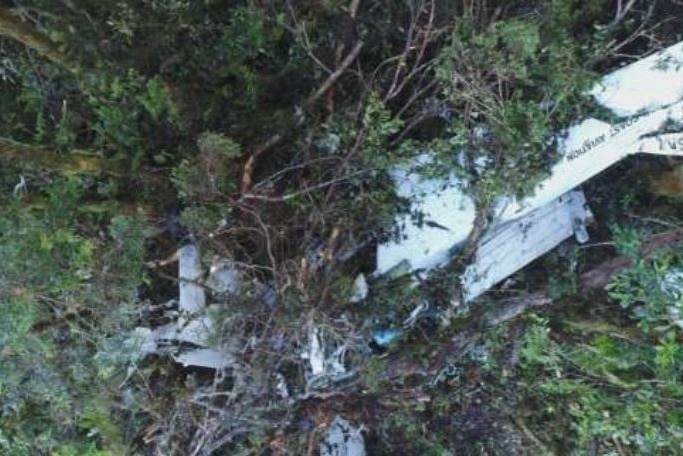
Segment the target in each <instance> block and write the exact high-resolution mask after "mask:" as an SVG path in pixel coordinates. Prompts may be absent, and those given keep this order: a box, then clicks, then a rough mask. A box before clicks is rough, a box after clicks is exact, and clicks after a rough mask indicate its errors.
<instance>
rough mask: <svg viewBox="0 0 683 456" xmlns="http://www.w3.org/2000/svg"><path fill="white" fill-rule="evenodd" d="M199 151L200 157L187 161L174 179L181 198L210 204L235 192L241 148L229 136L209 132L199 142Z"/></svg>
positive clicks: (172, 176) (177, 168)
mask: <svg viewBox="0 0 683 456" xmlns="http://www.w3.org/2000/svg"><path fill="white" fill-rule="evenodd" d="M197 147H198V148H199V154H198V156H197V157H196V158H194V159H185V160H183V161H182V162H181V163H180V164H179V165H178V166H177V167H175V168H174V170H173V173H172V175H171V179H172V181H173V183H174V184H175V186H176V188H177V189H178V193H179V195H180V197H181V198H184V199H188V200H195V201H204V202H207V201H211V200H214V199H216V198H221V197H222V198H225V197H226V196H227V195H229V194H231V193H233V192H235V191H236V190H237V188H238V186H237V184H236V182H237V179H238V175H237V173H236V172H237V171H238V170H239V167H237V166H236V162H235V160H236V159H237V158H239V157H240V156H241V155H242V151H241V148H240V146H239V145H238V144H236V143H235V142H234V141H233V140H232V139H230V138H228V137H226V136H223V135H221V134H218V133H210V132H206V133H203V134H202V135H201V136H200V137H199V139H198V140H197Z"/></svg>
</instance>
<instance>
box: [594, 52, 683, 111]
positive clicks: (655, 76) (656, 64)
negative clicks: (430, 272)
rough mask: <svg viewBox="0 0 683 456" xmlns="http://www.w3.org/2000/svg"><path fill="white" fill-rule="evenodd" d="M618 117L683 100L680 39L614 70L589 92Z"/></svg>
mask: <svg viewBox="0 0 683 456" xmlns="http://www.w3.org/2000/svg"><path fill="white" fill-rule="evenodd" d="M591 94H592V95H593V96H594V97H595V99H596V101H597V102H598V103H600V104H601V105H603V106H604V107H606V108H608V109H610V110H611V111H612V112H614V113H615V114H617V115H618V116H622V117H626V116H633V115H635V114H638V113H639V112H643V111H653V110H656V109H659V108H663V107H665V106H668V105H670V104H672V103H675V102H677V101H680V100H681V99H683V42H681V43H678V44H675V45H673V46H671V47H668V48H666V49H664V50H662V51H660V52H656V53H654V54H652V55H651V56H649V57H646V58H644V59H642V60H639V61H637V62H634V63H632V64H630V65H628V66H625V67H624V68H622V69H620V70H617V71H614V72H613V73H610V74H608V75H607V76H605V77H604V78H602V79H601V81H600V83H599V84H597V86H596V87H595V88H594V89H593V90H592V91H591Z"/></svg>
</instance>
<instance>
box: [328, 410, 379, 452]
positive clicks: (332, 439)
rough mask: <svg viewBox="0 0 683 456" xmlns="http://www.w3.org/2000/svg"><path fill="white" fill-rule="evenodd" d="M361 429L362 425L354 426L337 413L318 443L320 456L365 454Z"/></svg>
mask: <svg viewBox="0 0 683 456" xmlns="http://www.w3.org/2000/svg"><path fill="white" fill-rule="evenodd" d="M362 430H363V426H360V427H358V428H355V427H353V426H352V425H351V423H349V422H348V421H346V420H345V419H344V418H342V417H341V416H339V415H337V416H336V417H335V418H334V421H333V422H332V424H331V425H330V427H329V429H328V431H327V436H326V437H325V440H324V441H323V442H322V443H321V444H320V456H365V455H366V454H367V453H366V450H365V440H364V439H363V435H362V433H361V432H362Z"/></svg>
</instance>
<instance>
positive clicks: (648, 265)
mask: <svg viewBox="0 0 683 456" xmlns="http://www.w3.org/2000/svg"><path fill="white" fill-rule="evenodd" d="M681 264H682V263H681V258H680V254H679V252H677V251H669V252H660V253H658V254H657V255H655V256H654V257H653V258H651V259H648V260H644V259H638V260H636V262H635V264H634V266H633V267H631V268H629V269H627V270H625V271H622V272H620V273H619V274H617V275H616V276H615V277H614V278H613V280H612V281H611V283H610V284H609V285H608V287H607V290H608V292H609V296H610V297H611V298H612V299H614V300H615V301H617V302H618V303H619V305H621V306H622V307H623V308H626V309H629V310H631V312H632V313H633V315H634V316H635V317H636V318H637V319H638V320H639V322H640V324H641V325H642V326H643V327H644V328H645V329H656V330H658V331H664V330H666V329H668V328H672V327H678V328H683V319H682V316H683V272H682V270H681Z"/></svg>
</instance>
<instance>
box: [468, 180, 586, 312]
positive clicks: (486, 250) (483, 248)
mask: <svg viewBox="0 0 683 456" xmlns="http://www.w3.org/2000/svg"><path fill="white" fill-rule="evenodd" d="M590 218H592V215H591V212H590V210H589V209H588V208H587V206H586V200H585V197H584V195H583V192H581V191H572V192H569V193H567V194H566V195H563V196H561V197H560V198H558V199H556V200H554V201H551V202H550V203H549V204H546V205H544V206H542V207H540V208H538V209H536V210H534V211H532V212H530V213H529V214H527V215H525V216H524V217H523V218H521V219H518V220H513V221H510V222H507V223H504V224H501V225H498V226H496V227H495V228H494V229H492V230H490V231H489V232H488V233H487V234H486V235H485V236H483V237H482V239H481V241H480V243H479V245H478V247H477V250H476V252H475V254H474V258H473V260H472V263H471V264H470V265H469V266H468V267H467V269H466V270H465V273H464V274H463V276H462V283H463V298H464V299H465V301H471V300H472V299H474V298H476V297H478V296H480V295H481V294H482V293H484V292H485V291H486V290H488V289H489V288H491V287H492V286H494V285H495V284H497V283H499V282H501V281H502V280H504V279H505V278H507V277H509V276H510V275H512V274H514V273H515V272H517V271H519V270H520V269H522V268H523V267H524V266H526V265H527V264H529V263H531V262H532V261H533V260H535V259H536V258H538V257H540V256H542V255H544V254H545V253H547V252H549V251H550V250H552V249H553V248H555V247H556V246H557V245H558V244H560V243H561V242H562V241H564V240H565V239H567V238H569V237H571V236H572V235H574V233H575V231H576V230H577V229H579V231H580V233H581V234H582V235H583V230H581V228H582V227H583V226H584V225H585V223H586V222H587V221H588V220H589V219H590Z"/></svg>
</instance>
